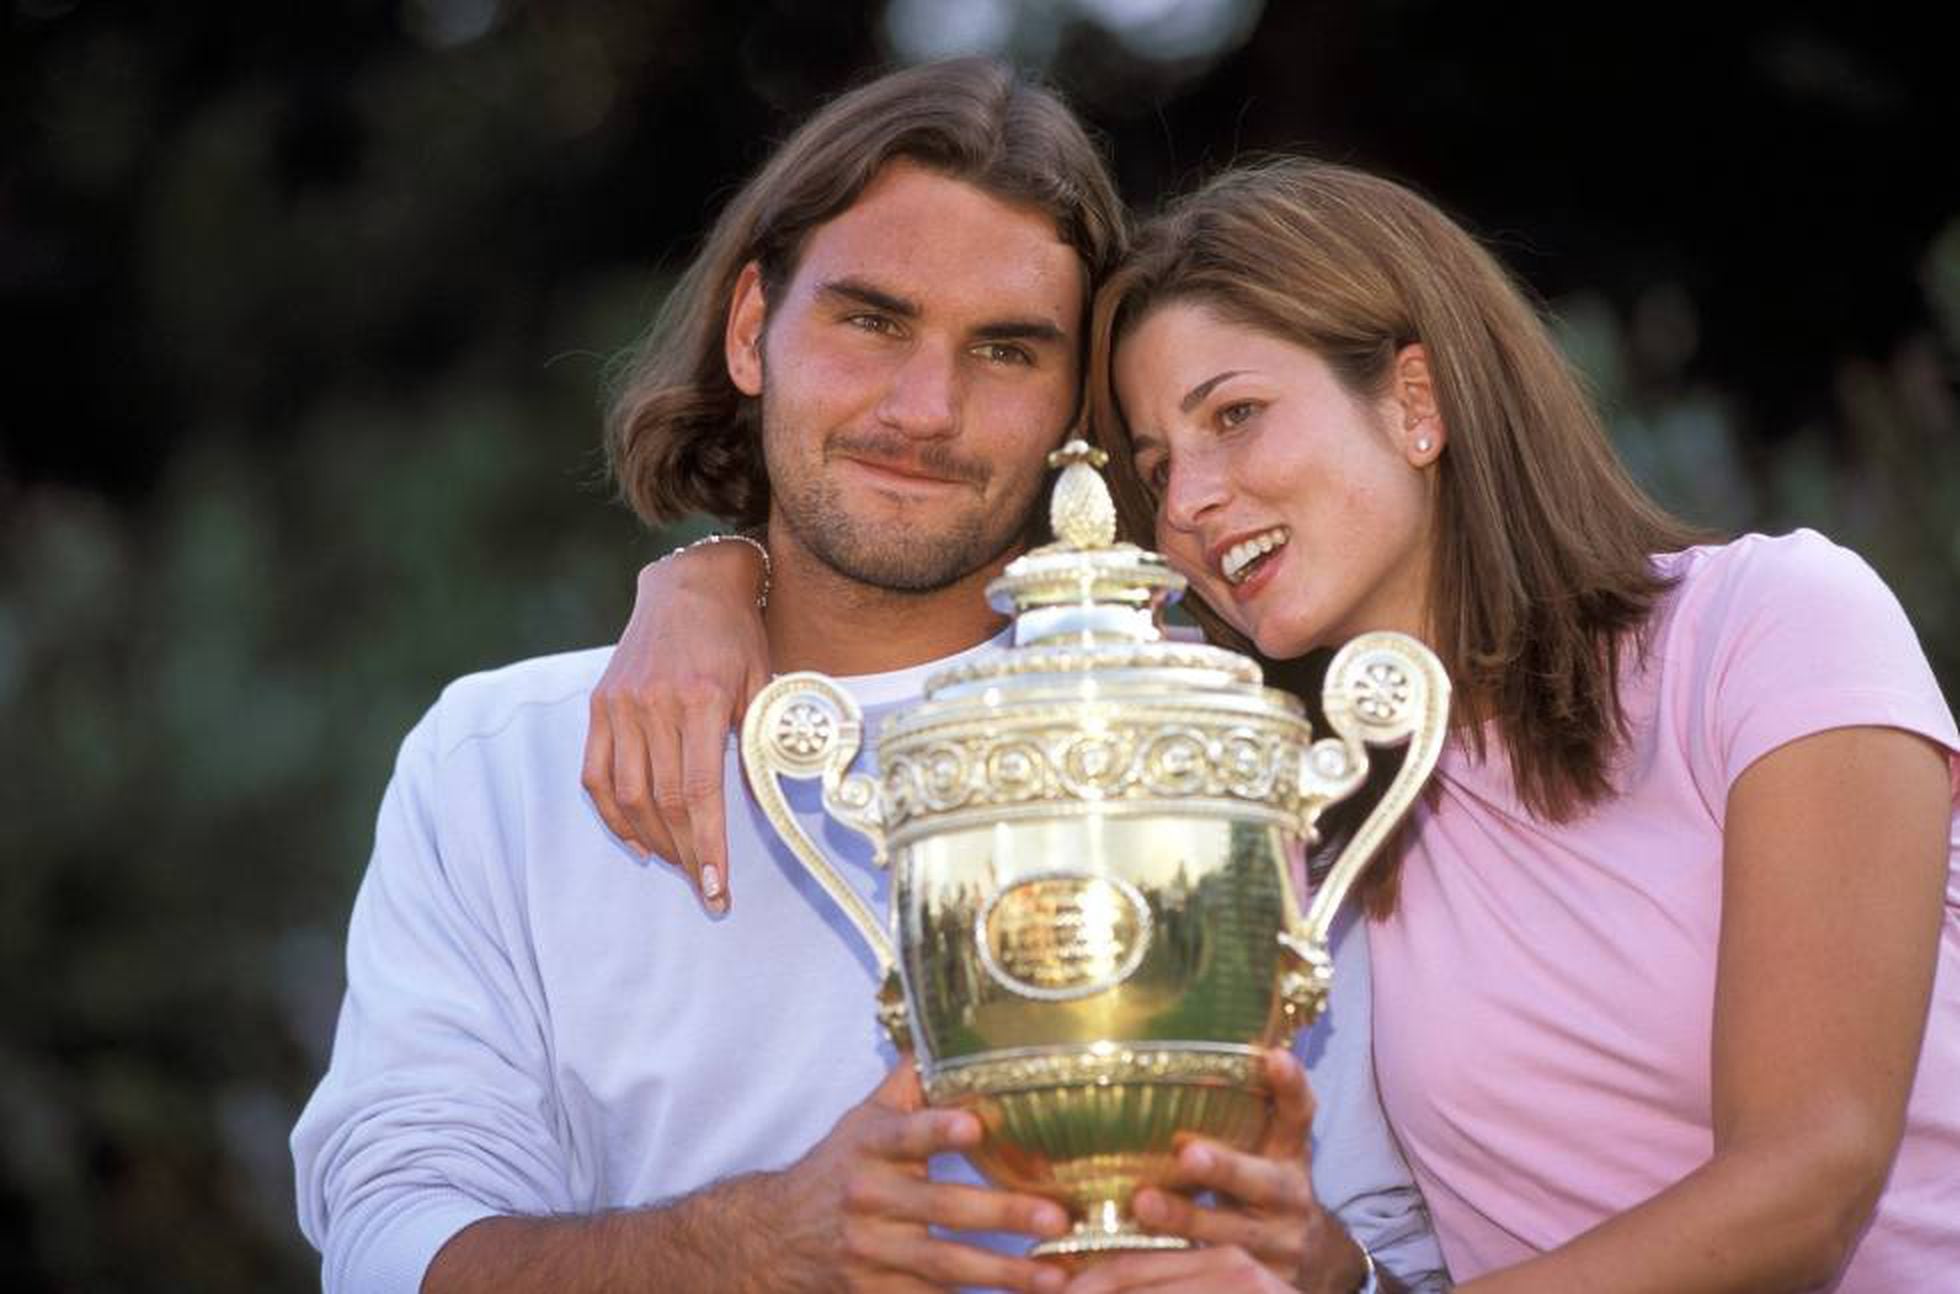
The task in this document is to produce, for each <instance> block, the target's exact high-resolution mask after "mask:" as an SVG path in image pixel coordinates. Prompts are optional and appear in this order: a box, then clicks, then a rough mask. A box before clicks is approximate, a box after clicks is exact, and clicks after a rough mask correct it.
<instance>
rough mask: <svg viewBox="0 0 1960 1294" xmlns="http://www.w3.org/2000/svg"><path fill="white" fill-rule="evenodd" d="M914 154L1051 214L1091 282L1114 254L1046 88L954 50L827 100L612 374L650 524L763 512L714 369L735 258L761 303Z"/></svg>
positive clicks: (626, 455)
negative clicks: (877, 181) (758, 286)
mask: <svg viewBox="0 0 1960 1294" xmlns="http://www.w3.org/2000/svg"><path fill="white" fill-rule="evenodd" d="M901 158H903V159H906V160H908V161H912V162H916V163H919V164H920V165H923V166H927V167H930V168H932V169H933V170H935V171H939V172H942V173H943V174H945V175H948V176H950V177H952V178H954V179H959V180H964V181H966V182H967V183H970V184H972V185H974V186H975V187H977V188H979V189H982V190H984V191H985V192H987V193H988V194H990V195H992V196H993V197H996V198H999V199H1001V200H1003V201H1007V202H1015V203H1022V204H1026V205H1028V206H1031V207H1034V208H1036V209H1037V210H1040V211H1043V212H1045V213H1047V214H1048V215H1050V216H1052V217H1053V218H1054V220H1055V223H1056V226H1057V229H1058V231H1059V233H1060V235H1061V238H1062V240H1063V241H1064V242H1066V243H1067V244H1068V245H1069V246H1071V247H1073V248H1074V249H1075V250H1076V251H1077V252H1078V253H1079V254H1080V255H1081V257H1082V261H1083V264H1084V266H1085V268H1086V269H1087V271H1088V282H1089V284H1090V285H1091V287H1093V286H1094V285H1095V284H1096V283H1099V282H1100V281H1101V280H1102V277H1103V275H1104V274H1105V273H1107V272H1108V270H1109V268H1110V267H1111V266H1112V265H1113V264H1114V263H1115V262H1116V259H1117V258H1118V257H1119V256H1120V255H1121V254H1122V250H1123V242H1124V235H1125V232H1126V230H1125V217H1124V213H1123V206H1122V202H1121V200H1120V199H1119V198H1118V197H1117V195H1116V189H1115V185H1114V184H1113V183H1112V181H1111V179H1110V176H1109V170H1108V166H1107V164H1106V163H1105V162H1104V159H1103V156H1102V153H1101V151H1100V150H1099V149H1098V148H1097V146H1096V144H1095V143H1094V142H1093V141H1092V140H1091V139H1090V138H1089V136H1088V133H1087V132H1086V131H1085V130H1084V129H1083V127H1082V124H1081V123H1080V122H1079V121H1077V120H1076V118H1075V116H1074V114H1073V113H1071V112H1070V111H1069V109H1068V107H1067V106H1066V105H1065V104H1063V102H1062V101H1061V99H1060V98H1059V97H1057V95H1056V94H1055V93H1054V92H1053V91H1051V90H1049V89H1046V88H1045V87H1042V86H1040V85H1037V84H1035V83H1034V82H1032V81H1030V80H1028V79H1026V78H1025V77H1023V76H1022V75H1021V74H1019V73H1017V72H1015V71H1014V70H1013V69H1012V68H1009V67H1007V66H1006V65H1004V64H1001V63H997V62H994V61H992V60H988V59H958V60H954V61H951V62H945V63H934V64H927V65H925V66H921V67H914V68H909V69H907V70H905V71H901V72H894V73H891V74H890V75H887V76H883V77H880V78H879V79H877V80H875V81H872V82H870V83H869V84H866V85H864V86H861V87H859V88H858V89H856V90H853V91H851V92H850V93H848V94H845V95H843V96H842V97H840V98H838V99H836V100H834V101H833V102H831V103H830V104H829V105H827V106H826V107H825V108H824V109H823V110H822V111H820V112H818V113H817V115H816V116H814V117H812V118H811V119H810V120H809V121H808V122H806V123H804V125H803V126H801V127H800V128H799V129H798V130H797V131H796V133H794V134H793V135H791V136H790V137H789V139H788V140H787V141H786V142H785V143H784V144H783V145H782V147H781V148H779V149H777V150H776V153H775V155H774V156H772V157H771V158H770V159H769V160H768V162H766V163H765V164H764V165H763V167H762V169H761V170H760V171H758V172H757V173H756V174H755V176H754V177H753V178H751V179H750V180H749V182H748V183H747V184H746V185H745V186H744V187H743V189H742V191H741V192H740V193H738V194H737V195H736V196H735V198H734V200H733V201H732V202H730V203H729V204H728V206H727V208H726V209H724V210H723V212H722V214H721V218H720V219H719V220H717V221H716V222H715V226H714V228H713V230H712V231H710V233H709V234H708V237H707V240H706V242H705V243H704V244H703V245H702V247H701V250H700V252H699V254H697V255H696V257H695V258H694V261H693V263H692V264H691V265H689V266H688V268H687V271H686V272H685V273H684V274H683V275H682V276H681V278H680V281H679V283H677V284H676V285H675V287H674V290H673V292H672V293H671V294H670V295H669V296H668V298H667V301H666V304H665V305H664V306H663V307H662V308H661V311H660V313H659V316H658V317H657V318H656V319H655V321H654V323H653V326H652V328H651V329H650V330H649V331H648V333H647V336H646V338H645V339H644V341H643V342H642V343H641V345H640V347H639V348H638V351H637V353H636V354H635V355H634V356H633V358H632V359H631V360H630V362H629V363H628V365H627V366H626V368H625V369H624V373H623V380H621V381H620V382H619V383H618V387H617V393H616V395H615V396H614V399H613V404H612V409H611V412H610V415H609V417H608V418H607V425H606V450H607V455H608V457H609V459H610V461H611V465H612V471H613V476H614V478H615V479H616V480H617V481H618V482H619V487H620V491H621V493H622V494H623V495H624V496H625V498H626V500H627V502H629V503H630V504H632V506H633V509H634V511H635V512H637V513H639V515H640V517H641V518H642V519H643V520H644V521H646V522H647V523H648V524H649V525H659V524H663V523H665V522H669V521H673V520H676V519H678V518H680V517H683V516H686V515H688V514H690V513H695V512H706V513H709V514H712V515H714V516H718V517H722V518H724V519H727V520H730V521H734V522H736V523H738V524H741V525H753V524H756V523H759V522H761V521H762V520H763V519H764V518H765V517H766V516H767V515H768V511H769V480H768V477H767V475H766V473H765V471H764V466H763V460H762V447H761V440H760V422H759V419H758V417H757V408H756V401H755V400H754V399H753V398H751V397H749V396H746V395H744V394H743V393H742V392H741V391H739V390H737V389H736V387H735V386H734V384H733V383H732V382H730V380H729V377H728V370H727V366H726V362H725V359H724V356H723V352H722V335H723V328H724V323H725V320H726V318H727V314H728V306H729V300H730V298H731V296H732V294H733V291H734V287H735V281H736V279H737V277H738V276H739V275H740V274H741V271H742V267H743V266H745V265H747V264H748V263H749V262H750V261H754V262H756V263H757V264H758V266H759V267H760V269H761V272H762V284H763V292H764V295H765V297H767V296H770V295H773V294H774V293H775V292H776V291H777V290H778V289H780V288H781V287H782V286H783V285H784V284H786V283H788V282H789V280H790V278H791V277H792V276H793V275H794V274H795V271H796V263H797V258H798V256H799V255H800V253H801V251H802V248H803V243H804V240H805V239H806V238H807V237H808V236H809V234H810V233H811V231H813V230H814V229H815V228H816V227H817V226H819V225H821V224H823V223H824V222H825V221H827V220H829V219H831V218H832V217H833V216H836V215H838V214H839V213H841V212H842V211H844V210H845V209H846V208H847V207H849V206H850V205H851V204H852V203H853V202H855V201H856V200H857V198H858V195H859V194H860V193H862V192H863V191H864V189H865V187H866V186H867V185H868V184H870V183H871V181H872V179H873V178H874V177H876V176H877V174H878V172H879V171H880V170H881V169H882V168H883V167H884V166H885V165H887V164H888V163H890V162H893V161H896V160H898V159H901Z"/></svg>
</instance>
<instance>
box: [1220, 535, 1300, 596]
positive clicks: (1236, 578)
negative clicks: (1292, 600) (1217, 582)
mask: <svg viewBox="0 0 1960 1294" xmlns="http://www.w3.org/2000/svg"><path fill="white" fill-rule="evenodd" d="M1291 538H1292V535H1291V533H1290V532H1289V531H1288V530H1287V529H1286V527H1285V526H1274V527H1273V528H1272V529H1271V530H1266V531H1261V532H1260V533H1259V534H1256V535H1254V536H1252V537H1251V538H1250V539H1241V540H1240V541H1239V542H1238V543H1236V544H1233V545H1232V546H1231V547H1230V548H1228V549H1226V550H1225V552H1224V554H1223V555H1222V556H1220V557H1219V559H1218V573H1219V574H1220V575H1223V576H1224V577H1225V580H1226V582H1227V583H1228V584H1243V583H1245V582H1246V580H1248V579H1250V578H1251V577H1252V573H1253V572H1254V571H1256V570H1258V569H1259V567H1260V566H1261V565H1263V564H1264V563H1265V561H1266V559H1267V558H1268V557H1270V556H1272V555H1273V553H1274V552H1276V551H1277V550H1279V549H1281V548H1284V547H1285V546H1286V541H1287V540H1289V539H1291Z"/></svg>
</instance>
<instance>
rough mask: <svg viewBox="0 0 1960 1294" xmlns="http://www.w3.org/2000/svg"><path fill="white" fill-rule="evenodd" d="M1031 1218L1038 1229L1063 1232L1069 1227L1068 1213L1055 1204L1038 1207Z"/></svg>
mask: <svg viewBox="0 0 1960 1294" xmlns="http://www.w3.org/2000/svg"><path fill="white" fill-rule="evenodd" d="M1029 1220H1030V1221H1031V1222H1032V1223H1033V1224H1034V1229H1035V1230H1036V1231H1054V1232H1061V1231H1065V1230H1067V1229H1068V1214H1067V1213H1065V1212H1063V1211H1062V1210H1061V1209H1060V1208H1058V1207H1056V1206H1055V1205H1053V1204H1043V1205H1041V1206H1039V1207H1037V1208H1036V1209H1035V1211H1034V1216H1033V1217H1032V1218H1030V1219H1029Z"/></svg>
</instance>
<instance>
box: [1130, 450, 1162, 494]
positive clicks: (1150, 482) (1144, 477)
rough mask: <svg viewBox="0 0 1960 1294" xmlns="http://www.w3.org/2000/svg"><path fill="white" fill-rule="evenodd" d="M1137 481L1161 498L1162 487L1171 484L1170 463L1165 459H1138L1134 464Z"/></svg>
mask: <svg viewBox="0 0 1960 1294" xmlns="http://www.w3.org/2000/svg"><path fill="white" fill-rule="evenodd" d="M1133 467H1134V468H1135V471H1136V474H1137V479H1138V480H1140V481H1142V482H1143V484H1144V486H1145V487H1146V488H1147V489H1148V490H1149V491H1150V492H1151V493H1152V494H1154V495H1156V496H1158V497H1159V498H1161V497H1163V493H1164V487H1165V486H1167V485H1169V484H1170V483H1171V468H1170V463H1169V461H1168V460H1166V459H1162V458H1156V459H1148V458H1146V459H1139V460H1138V461H1137V462H1136V463H1135V464H1133Z"/></svg>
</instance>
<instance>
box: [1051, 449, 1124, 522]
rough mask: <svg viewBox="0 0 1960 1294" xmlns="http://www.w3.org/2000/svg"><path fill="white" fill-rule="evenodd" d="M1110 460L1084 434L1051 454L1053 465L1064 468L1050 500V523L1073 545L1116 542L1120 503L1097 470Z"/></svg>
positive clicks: (1106, 454) (1105, 453) (1107, 455)
mask: <svg viewBox="0 0 1960 1294" xmlns="http://www.w3.org/2000/svg"><path fill="white" fill-rule="evenodd" d="M1108 461H1109V454H1108V453H1107V452H1105V451H1104V450H1101V449H1098V448H1096V447H1095V446H1094V445H1091V444H1090V443H1089V442H1088V441H1086V440H1083V439H1081V438H1080V437H1077V438H1075V439H1072V440H1070V441H1069V442H1068V443H1067V444H1066V445H1063V446H1062V447H1061V448H1060V449H1058V450H1056V451H1055V452H1054V453H1052V454H1050V455H1049V456H1048V465H1049V466H1050V467H1059V468H1061V469H1062V479H1061V480H1059V481H1057V482H1055V493H1054V495H1053V496H1052V497H1051V498H1050V499H1049V502H1048V524H1049V525H1051V526H1053V527H1054V529H1055V537H1056V538H1057V539H1059V540H1061V541H1062V542H1063V543H1064V544H1067V545H1068V546H1070V547H1071V548H1108V547H1109V546H1110V545H1111V544H1113V543H1115V542H1116V505H1115V504H1114V503H1113V502H1111V501H1110V497H1109V487H1108V486H1107V485H1105V484H1103V479H1102V474H1101V473H1100V472H1098V471H1097V470H1096V469H1097V468H1099V467H1101V466H1102V465H1103V464H1105V463H1107V462H1108Z"/></svg>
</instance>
